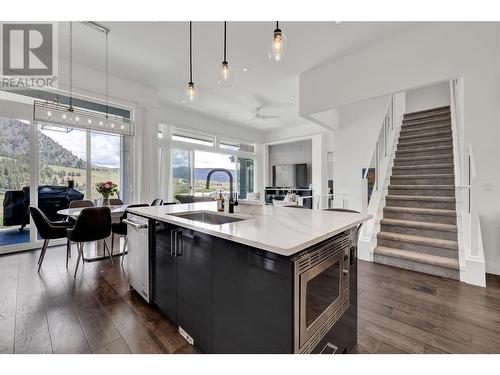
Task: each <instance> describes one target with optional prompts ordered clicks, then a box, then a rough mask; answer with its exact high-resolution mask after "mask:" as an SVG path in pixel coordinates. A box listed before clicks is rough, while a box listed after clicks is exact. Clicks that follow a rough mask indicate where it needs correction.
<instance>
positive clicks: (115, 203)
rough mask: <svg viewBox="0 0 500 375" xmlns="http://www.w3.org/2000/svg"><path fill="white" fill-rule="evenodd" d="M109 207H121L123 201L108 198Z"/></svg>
mask: <svg viewBox="0 0 500 375" xmlns="http://www.w3.org/2000/svg"><path fill="white" fill-rule="evenodd" d="M109 205H110V206H123V201H122V200H121V199H117V198H110V199H109Z"/></svg>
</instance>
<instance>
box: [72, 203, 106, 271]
mask: <svg viewBox="0 0 500 375" xmlns="http://www.w3.org/2000/svg"><path fill="white" fill-rule="evenodd" d="M66 232H67V237H68V240H69V241H71V242H76V243H77V248H78V259H77V261H76V267H75V275H74V277H76V273H77V272H78V265H79V264H80V259H81V258H82V257H83V245H84V243H85V242H93V241H99V240H103V241H104V250H105V251H107V253H108V256H109V259H110V260H111V264H114V263H113V258H112V257H111V253H110V251H109V248H108V244H107V242H106V238H107V237H109V235H110V234H111V210H110V209H109V207H87V208H84V209H83V210H82V212H80V215H78V219H76V224H75V226H74V227H73V228H70V229H67V230H66Z"/></svg>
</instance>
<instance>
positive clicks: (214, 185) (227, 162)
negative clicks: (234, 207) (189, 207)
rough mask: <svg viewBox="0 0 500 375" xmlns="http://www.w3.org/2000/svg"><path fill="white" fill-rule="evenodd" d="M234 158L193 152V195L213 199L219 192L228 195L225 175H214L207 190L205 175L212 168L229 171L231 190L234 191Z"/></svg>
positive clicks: (225, 155)
mask: <svg viewBox="0 0 500 375" xmlns="http://www.w3.org/2000/svg"><path fill="white" fill-rule="evenodd" d="M235 161H236V157H235V156H234V155H228V154H218V153H215V152H206V151H199V150H195V152H194V193H195V195H200V196H211V197H215V196H216V194H217V192H218V191H219V190H222V192H223V193H224V194H225V195H229V192H230V189H229V185H230V184H229V176H228V175H227V173H223V172H217V173H214V174H213V175H212V177H211V179H210V187H209V188H208V189H207V186H206V183H207V175H208V172H210V171H211V170H212V169H214V168H224V169H228V170H229V171H231V174H232V176H233V181H234V182H233V183H234V186H233V188H234V189H235V190H236V184H237V180H236V163H235Z"/></svg>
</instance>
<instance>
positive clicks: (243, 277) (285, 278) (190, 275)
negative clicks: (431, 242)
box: [129, 202, 370, 353]
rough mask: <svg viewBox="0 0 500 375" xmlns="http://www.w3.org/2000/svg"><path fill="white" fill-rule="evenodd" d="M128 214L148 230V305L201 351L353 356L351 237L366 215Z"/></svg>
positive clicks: (153, 210) (185, 209) (200, 206)
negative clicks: (142, 222)
mask: <svg viewBox="0 0 500 375" xmlns="http://www.w3.org/2000/svg"><path fill="white" fill-rule="evenodd" d="M130 212H131V213H132V214H133V215H129V216H132V219H131V220H133V216H138V217H142V218H147V220H148V222H149V224H148V228H149V229H148V238H149V246H148V245H147V244H143V246H142V249H140V251H143V252H146V253H147V254H148V257H149V264H148V267H149V278H148V280H149V283H150V290H151V293H150V300H151V301H152V303H154V304H155V305H156V306H157V307H158V308H159V309H160V310H161V311H162V312H163V313H164V314H165V315H167V316H168V317H169V318H170V319H171V320H172V321H173V322H175V323H176V324H177V325H178V326H179V331H180V332H181V334H182V335H183V336H184V337H185V338H186V339H187V340H188V341H190V342H192V343H193V344H194V346H195V347H196V348H197V349H198V350H199V351H201V352H206V353H319V352H331V353H333V352H337V353H340V352H343V353H348V352H350V351H351V349H352V347H353V345H354V344H355V342H356V331H357V303H356V299H357V296H356V294H357V279H356V269H357V267H356V262H357V255H356V247H355V244H354V243H353V238H354V237H355V236H356V230H357V227H358V225H359V224H361V223H362V222H364V221H366V220H368V219H369V218H370V216H369V215H363V214H354V213H344V212H331V211H317V210H302V209H293V208H287V207H271V206H264V207H263V209H262V213H261V214H259V215H244V214H219V213H217V212H216V204H215V202H213V203H212V202H204V203H194V204H182V205H169V206H158V207H140V208H131V209H130ZM136 243H137V241H136ZM137 247H139V246H138V245H135V248H134V249H132V248H131V249H130V252H137V251H138V249H137Z"/></svg>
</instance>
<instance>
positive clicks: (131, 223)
mask: <svg viewBox="0 0 500 375" xmlns="http://www.w3.org/2000/svg"><path fill="white" fill-rule="evenodd" d="M122 222H123V223H125V224H128V225H132V226H133V227H135V228H137V229H147V227H148V225H147V224H137V223H134V222H133V221H130V220H128V219H123V220H122Z"/></svg>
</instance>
